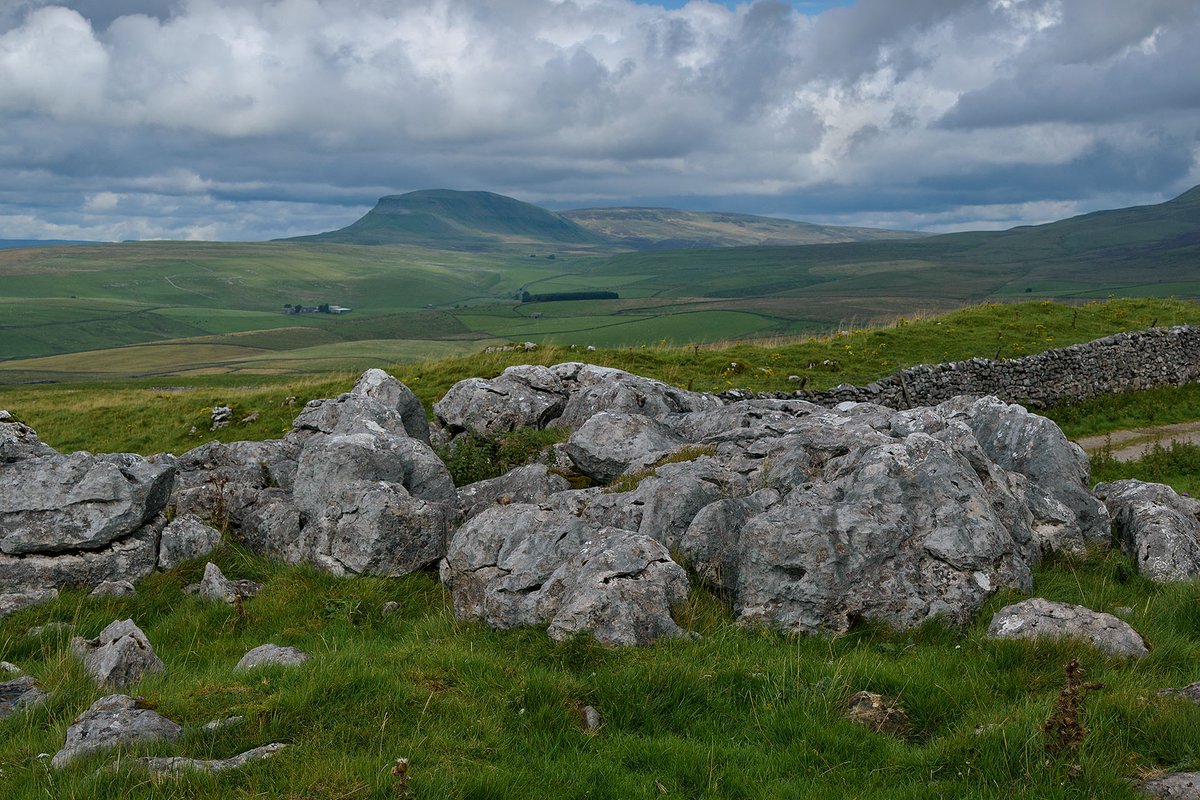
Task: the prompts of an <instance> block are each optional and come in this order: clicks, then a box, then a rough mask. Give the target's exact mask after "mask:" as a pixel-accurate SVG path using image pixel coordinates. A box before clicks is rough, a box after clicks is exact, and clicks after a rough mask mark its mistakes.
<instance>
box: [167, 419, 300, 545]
mask: <svg viewBox="0 0 1200 800" xmlns="http://www.w3.org/2000/svg"><path fill="white" fill-rule="evenodd" d="M312 435H313V434H312V432H310V431H305V432H301V433H294V434H289V435H288V436H286V437H284V438H283V439H273V440H270V441H265V442H228V443H225V442H208V443H206V444H202V445H200V446H199V447H197V448H194V449H192V450H189V451H188V452H186V453H184V454H183V455H181V456H180V457H179V458H178V460H177V466H178V470H179V472H178V476H177V478H176V481H175V490H174V494H173V495H172V500H171V502H172V505H173V506H174V509H175V512H176V514H177V515H178V516H183V515H185V514H189V513H190V514H193V515H195V516H197V517H199V518H200V519H203V520H208V521H209V522H211V523H212V524H213V525H214V526H215V527H217V528H221V529H225V528H228V527H231V526H232V527H234V528H237V527H239V526H240V525H241V523H242V520H243V519H244V517H245V515H246V514H247V513H249V510H250V509H252V508H253V507H254V505H255V503H256V502H257V501H258V499H259V497H260V495H261V494H262V493H263V492H264V491H266V490H268V489H273V488H283V489H285V490H289V491H290V489H291V485H292V480H293V477H294V475H295V472H296V459H297V458H298V457H299V454H300V448H301V447H302V446H303V443H304V441H306V440H307V438H309V437H310V436H312Z"/></svg>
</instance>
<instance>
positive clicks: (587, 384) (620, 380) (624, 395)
mask: <svg viewBox="0 0 1200 800" xmlns="http://www.w3.org/2000/svg"><path fill="white" fill-rule="evenodd" d="M550 369H551V371H552V372H554V374H556V375H557V376H558V377H559V378H561V379H562V382H563V385H564V387H565V388H567V390H568V393H569V399H568V400H567V403H566V405H565V406H564V408H563V411H562V415H561V416H560V417H559V419H558V420H557V423H556V424H558V425H562V426H564V427H567V428H570V429H571V430H578V429H579V428H580V427H581V426H582V425H583V424H584V423H585V422H587V421H588V420H589V419H591V418H592V417H593V416H595V415H596V414H598V413H600V412H601V411H613V412H619V413H622V414H632V415H644V416H647V417H652V418H655V419H660V420H661V419H666V418H668V417H672V416H676V415H679V414H686V413H689V412H693V411H704V410H708V409H715V408H720V407H721V405H722V403H721V400H720V399H718V398H717V397H716V396H714V395H708V394H700V393H698V392H691V391H687V390H685V389H679V388H676V387H674V386H671V385H670V384H666V383H663V382H662V381H656V380H653V379H651V378H643V377H641V376H640V375H633V374H631V373H628V372H625V371H623V370H619V369H614V368H612V367H598V366H594V365H592V364H579V363H566V364H556V365H555V366H553V367H551V368H550Z"/></svg>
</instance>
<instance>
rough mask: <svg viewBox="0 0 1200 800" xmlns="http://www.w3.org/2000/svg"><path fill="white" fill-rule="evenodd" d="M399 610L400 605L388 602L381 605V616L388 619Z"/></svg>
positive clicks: (393, 601)
mask: <svg viewBox="0 0 1200 800" xmlns="http://www.w3.org/2000/svg"><path fill="white" fill-rule="evenodd" d="M399 610H400V604H399V603H397V602H396V601H395V600H388V601H387V602H386V603H384V604H383V616H385V617H390V616H391V615H392V614H395V613H396V612H398V611H399Z"/></svg>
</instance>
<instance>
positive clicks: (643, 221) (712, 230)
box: [561, 208, 928, 250]
mask: <svg viewBox="0 0 1200 800" xmlns="http://www.w3.org/2000/svg"><path fill="white" fill-rule="evenodd" d="M561 213H562V216H564V217H566V218H567V219H569V220H572V221H573V222H577V223H579V224H580V225H582V226H583V227H585V228H587V229H589V230H591V231H593V232H595V233H598V234H602V235H604V236H607V237H610V238H612V239H615V240H617V241H618V242H620V243H621V244H623V245H625V246H628V247H632V248H634V249H637V250H679V249H685V248H688V249H691V248H707V247H738V246H744V245H767V246H774V245H795V244H838V243H841V242H871V241H876V240H879V239H912V238H917V237H922V236H927V235H928V234H924V233H912V232H908V231H889V230H883V229H881V228H854V227H842V226H837V225H816V224H813V223H811V222H797V221H795V220H790V219H778V218H776V217H759V216H754V215H752V214H729V213H721V212H710V211H682V210H680V209H676V208H581V209H577V210H573V211H563V212H561Z"/></svg>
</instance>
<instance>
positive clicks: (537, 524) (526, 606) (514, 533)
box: [441, 492, 599, 629]
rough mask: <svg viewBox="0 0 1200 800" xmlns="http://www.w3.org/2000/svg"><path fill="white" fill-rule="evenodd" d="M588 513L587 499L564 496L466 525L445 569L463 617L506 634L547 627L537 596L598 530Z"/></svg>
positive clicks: (497, 511)
mask: <svg viewBox="0 0 1200 800" xmlns="http://www.w3.org/2000/svg"><path fill="white" fill-rule="evenodd" d="M584 510H585V501H584V497H583V496H581V495H580V494H579V493H576V492H564V493H562V494H560V495H556V496H555V497H554V498H551V501H550V502H548V503H547V504H545V505H540V506H539V505H533V504H529V503H513V504H512V505H507V506H494V507H492V508H489V509H488V510H486V511H484V512H483V513H482V514H479V515H478V516H476V517H474V518H472V519H470V520H468V521H467V522H466V523H464V524H463V525H462V527H460V528H459V529H458V530H457V531H456V532H455V533H454V535H453V537H452V538H451V540H450V544H449V547H448V548H447V551H446V558H445V560H443V561H442V564H441V575H442V582H443V583H445V584H446V585H447V586H448V587H450V590H451V598H452V600H453V602H454V612H455V614H456V615H457V616H458V618H459V619H480V620H483V621H484V622H486V623H487V624H488V625H490V626H492V627H493V628H502V629H504V628H518V627H531V626H535V625H545V624H546V619H545V617H544V614H543V610H542V609H539V608H538V602H537V601H538V597H537V593H538V591H539V590H540V589H541V588H542V587H543V586H544V585H545V584H546V582H547V581H549V580H550V576H551V575H553V574H554V571H555V570H556V569H558V568H559V566H561V565H562V564H563V563H564V562H565V561H567V559H569V558H570V557H571V556H573V555H575V553H577V552H578V550H579V548H580V547H581V546H582V545H583V543H584V542H585V541H587V540H588V539H589V538H591V536H592V535H593V534H594V533H597V532H598V531H599V526H597V525H596V524H595V523H594V522H592V521H591V520H588V519H584V518H583V517H582V516H581V515H582V514H583V512H584Z"/></svg>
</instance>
